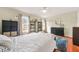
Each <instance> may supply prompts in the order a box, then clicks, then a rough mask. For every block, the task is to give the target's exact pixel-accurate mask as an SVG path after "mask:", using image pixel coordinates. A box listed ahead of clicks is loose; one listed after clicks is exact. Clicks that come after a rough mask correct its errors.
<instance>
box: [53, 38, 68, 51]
mask: <svg viewBox="0 0 79 59" xmlns="http://www.w3.org/2000/svg"><path fill="white" fill-rule="evenodd" d="M54 40H55V41H56V46H57V48H58V49H59V50H60V51H62V52H66V48H67V40H66V38H64V37H55V38H54Z"/></svg>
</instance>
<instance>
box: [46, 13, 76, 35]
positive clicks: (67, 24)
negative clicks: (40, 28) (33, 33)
mask: <svg viewBox="0 0 79 59" xmlns="http://www.w3.org/2000/svg"><path fill="white" fill-rule="evenodd" d="M59 19H61V20H62V22H63V23H64V28H65V30H64V32H65V36H72V27H74V26H77V12H69V13H64V14H61V15H57V16H54V17H51V18H50V19H48V25H47V27H48V29H47V30H48V32H49V33H50V28H51V27H61V26H59V25H56V24H55V20H58V21H59Z"/></svg>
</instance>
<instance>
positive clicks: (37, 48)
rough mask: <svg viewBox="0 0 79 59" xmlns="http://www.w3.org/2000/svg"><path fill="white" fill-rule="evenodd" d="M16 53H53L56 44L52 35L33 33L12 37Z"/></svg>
mask: <svg viewBox="0 0 79 59" xmlns="http://www.w3.org/2000/svg"><path fill="white" fill-rule="evenodd" d="M11 39H13V41H14V46H13V51H14V52H51V51H53V49H54V48H56V42H55V41H54V37H51V34H47V33H31V34H26V35H21V36H17V37H12V38H11Z"/></svg>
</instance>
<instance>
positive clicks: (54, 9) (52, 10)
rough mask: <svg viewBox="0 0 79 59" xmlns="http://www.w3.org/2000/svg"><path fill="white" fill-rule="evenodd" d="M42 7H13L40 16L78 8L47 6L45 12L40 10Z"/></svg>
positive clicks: (53, 14) (48, 15)
mask: <svg viewBox="0 0 79 59" xmlns="http://www.w3.org/2000/svg"><path fill="white" fill-rule="evenodd" d="M42 8H43V7H14V9H17V10H20V11H23V12H26V13H30V14H33V15H37V16H41V17H51V16H55V15H59V14H63V13H67V12H72V11H78V10H79V8H78V7H47V12H46V13H42V12H41V10H42Z"/></svg>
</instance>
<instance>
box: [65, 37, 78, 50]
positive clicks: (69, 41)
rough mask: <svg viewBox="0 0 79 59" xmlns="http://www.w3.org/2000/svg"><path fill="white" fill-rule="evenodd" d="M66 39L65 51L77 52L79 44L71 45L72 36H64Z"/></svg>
mask: <svg viewBox="0 0 79 59" xmlns="http://www.w3.org/2000/svg"><path fill="white" fill-rule="evenodd" d="M65 37H66V38H67V40H68V44H67V52H79V46H75V45H73V38H72V37H68V36H65Z"/></svg>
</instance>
